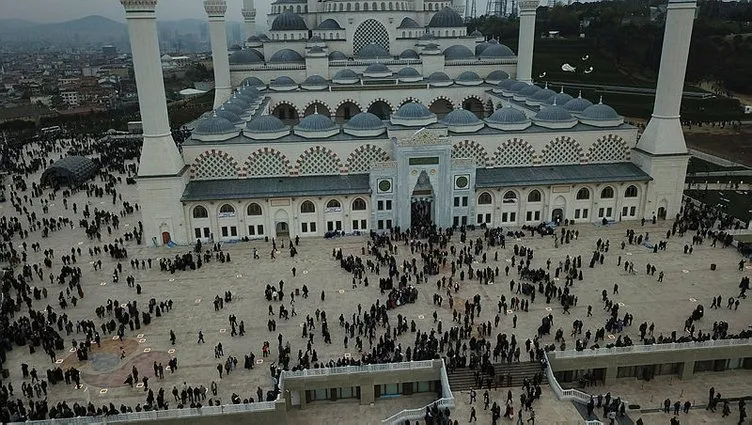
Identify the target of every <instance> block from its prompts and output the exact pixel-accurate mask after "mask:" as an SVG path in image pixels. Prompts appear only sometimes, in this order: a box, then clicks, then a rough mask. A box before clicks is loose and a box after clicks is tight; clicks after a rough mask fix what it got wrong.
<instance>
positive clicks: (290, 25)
mask: <svg viewBox="0 0 752 425" xmlns="http://www.w3.org/2000/svg"><path fill="white" fill-rule="evenodd" d="M271 30H272V31H307V30H308V27H307V26H306V23H305V21H304V20H303V18H301V17H300V16H299V15H297V14H295V13H293V12H290V11H289V10H286V11H284V12H283V13H281V14H280V15H279V16H277V17H276V18H274V22H272V29H271Z"/></svg>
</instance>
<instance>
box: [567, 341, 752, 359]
mask: <svg viewBox="0 0 752 425" xmlns="http://www.w3.org/2000/svg"><path fill="white" fill-rule="evenodd" d="M749 344H752V339H749V338H737V339H716V340H709V341H702V342H699V341H698V342H673V343H669V344H650V345H630V346H627V347H612V348H605V347H602V348H595V349H592V350H583V351H577V350H567V351H557V352H555V353H553V358H554V359H568V358H573V357H592V356H608V355H613V354H633V353H653V352H658V351H681V350H693V349H697V348H715V347H729V346H739V345H749Z"/></svg>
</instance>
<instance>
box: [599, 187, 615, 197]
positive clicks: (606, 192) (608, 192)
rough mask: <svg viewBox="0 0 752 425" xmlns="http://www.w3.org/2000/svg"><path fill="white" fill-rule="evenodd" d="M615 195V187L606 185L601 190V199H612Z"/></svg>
mask: <svg viewBox="0 0 752 425" xmlns="http://www.w3.org/2000/svg"><path fill="white" fill-rule="evenodd" d="M613 197H614V189H612V188H611V186H606V187H604V188H603V190H601V199H611V198H613Z"/></svg>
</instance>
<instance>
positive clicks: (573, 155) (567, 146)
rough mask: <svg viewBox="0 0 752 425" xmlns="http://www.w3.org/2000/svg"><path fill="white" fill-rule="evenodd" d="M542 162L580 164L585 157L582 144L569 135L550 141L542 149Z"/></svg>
mask: <svg viewBox="0 0 752 425" xmlns="http://www.w3.org/2000/svg"><path fill="white" fill-rule="evenodd" d="M540 157H541V164H547V165H548V164H579V163H580V162H582V161H583V160H584V158H585V154H584V152H583V151H582V146H580V144H579V143H577V141H576V140H574V139H572V138H571V137H568V136H560V137H557V138H555V139H554V140H551V141H550V142H548V144H547V145H546V146H545V147H544V148H543V149H542V150H541V155H540Z"/></svg>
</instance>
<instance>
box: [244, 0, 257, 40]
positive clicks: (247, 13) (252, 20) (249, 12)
mask: <svg viewBox="0 0 752 425" xmlns="http://www.w3.org/2000/svg"><path fill="white" fill-rule="evenodd" d="M242 12H243V20H245V38H246V39H248V37H250V36H252V35H256V8H255V7H254V6H253V0H243V10H242Z"/></svg>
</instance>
